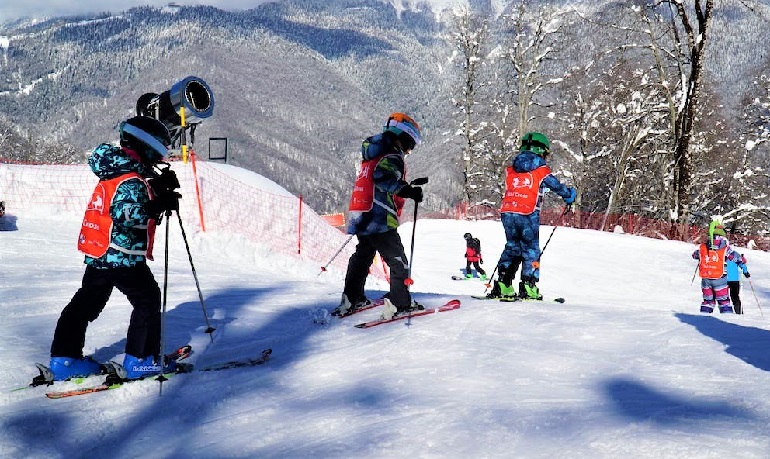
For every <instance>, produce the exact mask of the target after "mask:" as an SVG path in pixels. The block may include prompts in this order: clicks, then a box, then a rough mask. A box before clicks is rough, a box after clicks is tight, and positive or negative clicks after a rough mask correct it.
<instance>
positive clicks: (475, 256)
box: [465, 237, 487, 276]
mask: <svg viewBox="0 0 770 459" xmlns="http://www.w3.org/2000/svg"><path fill="white" fill-rule="evenodd" d="M466 242H467V246H466V247H465V275H466V276H468V275H470V274H471V265H473V267H474V268H476V272H477V273H479V274H480V275H482V276H486V274H487V273H486V271H484V270H483V269H482V268H481V265H480V264H479V263H483V262H484V259H483V258H482V257H481V241H479V240H478V239H477V238H475V237H474V238H471V239H467V240H466Z"/></svg>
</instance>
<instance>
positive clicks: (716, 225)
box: [709, 220, 727, 243]
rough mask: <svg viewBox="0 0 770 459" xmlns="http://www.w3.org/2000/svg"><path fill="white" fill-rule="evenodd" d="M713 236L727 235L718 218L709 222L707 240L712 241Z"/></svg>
mask: <svg viewBox="0 0 770 459" xmlns="http://www.w3.org/2000/svg"><path fill="white" fill-rule="evenodd" d="M714 236H727V233H726V232H725V227H724V225H722V222H720V221H719V220H712V221H711V223H709V242H711V243H713V242H714Z"/></svg>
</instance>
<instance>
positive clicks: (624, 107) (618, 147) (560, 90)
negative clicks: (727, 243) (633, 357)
mask: <svg viewBox="0 0 770 459" xmlns="http://www.w3.org/2000/svg"><path fill="white" fill-rule="evenodd" d="M479 4H482V5H483V2H473V7H458V8H453V9H448V10H444V11H433V10H432V9H431V6H430V5H429V4H428V3H420V2H416V3H412V4H410V6H409V7H408V8H407V9H403V10H402V9H396V8H395V7H394V6H393V5H391V4H389V3H387V2H382V1H378V0H356V1H353V0H333V1H329V2H312V1H302V0H286V1H280V2H274V3H269V4H264V5H261V6H259V7H257V8H254V9H251V10H247V11H240V12H231V11H223V10H219V9H217V8H213V7H207V6H182V7H174V8H170V7H166V8H151V7H141V8H133V9H130V10H127V11H125V12H123V13H122V14H115V15H109V14H102V15H99V16H95V17H64V18H54V19H50V20H48V21H45V22H40V23H24V22H19V23H14V24H4V25H0V37H1V38H3V39H2V40H0V43H2V48H0V52H1V53H2V56H0V158H3V160H10V161H18V160H23V161H33V162H69V163H72V162H83V161H84V158H85V156H86V155H87V154H88V152H89V151H90V150H91V149H93V148H94V147H95V146H96V145H97V144H98V143H100V142H103V141H110V140H112V141H114V140H115V136H116V130H115V126H116V125H117V123H119V121H120V120H121V119H124V118H126V117H128V116H131V115H132V111H133V110H134V102H133V101H135V100H136V99H137V97H138V96H139V95H141V94H142V93H145V92H148V91H154V92H160V91H163V90H165V89H168V87H170V86H171V85H172V84H174V82H176V81H178V80H180V79H181V78H184V77H185V76H188V75H196V76H198V77H200V78H203V79H205V80H206V81H207V82H208V83H209V85H210V86H211V87H212V88H213V89H214V94H215V97H216V103H217V105H216V111H215V114H214V116H212V117H211V119H210V120H206V121H205V122H204V123H203V124H202V125H201V126H200V127H199V128H198V129H197V130H196V137H195V144H194V145H195V150H196V152H197V154H198V156H200V157H202V158H203V159H206V158H207V154H208V151H209V148H211V147H210V145H209V139H210V138H212V137H214V138H216V137H226V138H227V139H228V152H227V155H228V162H229V163H231V164H234V165H238V166H242V167H245V168H248V169H251V170H254V171H255V172H258V173H260V174H262V175H265V176H266V177H268V178H270V179H272V180H274V181H276V182H278V183H280V184H281V185H283V186H284V187H285V188H287V189H289V190H290V191H292V192H293V193H296V194H302V195H303V196H304V198H305V199H306V201H307V202H308V203H309V205H311V206H312V207H313V208H314V209H316V210H317V211H319V212H338V211H344V210H345V208H346V204H347V199H348V195H349V188H350V186H351V184H352V181H353V178H354V176H355V173H356V166H357V165H358V162H359V161H360V158H359V151H358V150H359V147H360V143H361V141H362V140H363V139H364V138H365V137H367V136H369V135H372V134H374V133H376V132H378V131H379V129H381V126H382V123H383V122H384V121H385V119H386V118H387V115H388V114H389V113H390V112H393V111H403V112H406V113H410V114H412V115H413V116H414V117H415V118H416V119H417V120H418V122H419V123H420V125H421V128H422V131H423V138H424V142H423V144H422V145H420V147H419V148H418V149H416V150H415V152H414V153H413V154H412V155H410V157H409V160H408V162H409V164H410V165H409V174H410V175H411V176H415V177H416V176H429V177H431V182H430V185H429V186H428V187H427V188H426V201H425V204H424V205H425V206H426V208H427V209H430V210H432V211H436V212H446V213H451V209H452V208H454V207H456V206H458V205H461V204H462V205H465V206H467V207H470V208H471V209H473V208H477V209H489V210H490V211H494V209H496V208H497V207H498V203H499V198H500V193H501V191H502V185H503V171H504V168H505V166H507V165H508V164H509V162H510V159H511V157H512V156H513V155H514V154H515V153H516V151H517V149H518V145H519V139H520V138H521V136H522V135H523V134H524V133H525V132H528V131H538V132H543V133H545V134H546V135H547V136H548V137H549V139H550V140H551V144H552V147H551V150H552V154H551V155H550V157H549V163H550V165H551V167H552V169H553V171H554V173H555V174H556V175H557V176H558V177H559V178H560V180H562V181H565V182H567V183H570V184H572V185H574V186H576V187H577V189H578V190H579V198H578V202H577V208H578V209H580V210H583V211H586V212H594V213H597V212H598V213H605V214H607V215H609V214H629V213H630V214H635V215H639V216H643V217H647V218H655V219H661V220H667V221H671V222H678V223H687V224H700V223H703V222H704V221H708V220H709V219H710V218H711V216H714V215H719V216H721V217H722V218H723V219H724V220H725V221H726V223H728V224H731V225H732V226H733V227H737V228H738V230H739V231H744V232H750V233H752V234H758V233H765V232H766V228H767V223H768V218H770V214H769V213H768V208H769V207H768V206H770V199H768V196H767V193H766V190H767V188H768V186H767V185H768V175H767V168H768V166H769V165H768V161H770V158H769V157H768V153H769V152H768V142H767V139H768V136H769V135H770V134H769V133H768V127H767V126H768V125H767V118H768V105H769V104H770V94H769V93H768V91H769V90H770V82H769V81H768V76H769V75H770V60H769V56H768V54H767V50H766V47H765V46H763V45H764V44H765V43H766V42H767V40H768V38H770V37H769V35H770V32H769V31H768V30H770V29H768V27H767V24H768V21H769V20H770V7H769V6H768V5H766V4H764V3H763V2H761V1H752V0H704V1H696V0H688V1H684V2H681V1H674V0H670V1H669V0H657V1H646V0H634V1H621V2H611V1H603V0H595V1H580V2H578V1H545V0H544V1H535V0H512V1H509V2H507V3H506V4H505V8H504V9H503V10H500V11H493V10H492V9H491V8H489V7H484V6H480V5H479ZM549 199H550V198H549Z"/></svg>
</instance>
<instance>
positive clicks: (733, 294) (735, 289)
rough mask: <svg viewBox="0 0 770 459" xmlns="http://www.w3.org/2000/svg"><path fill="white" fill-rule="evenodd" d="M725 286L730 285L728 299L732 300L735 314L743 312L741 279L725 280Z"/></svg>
mask: <svg viewBox="0 0 770 459" xmlns="http://www.w3.org/2000/svg"><path fill="white" fill-rule="evenodd" d="M727 286H728V287H730V300H732V302H733V311H735V313H736V314H743V306H742V305H741V281H739V280H737V281H727Z"/></svg>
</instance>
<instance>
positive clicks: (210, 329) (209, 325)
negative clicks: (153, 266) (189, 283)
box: [166, 210, 216, 343]
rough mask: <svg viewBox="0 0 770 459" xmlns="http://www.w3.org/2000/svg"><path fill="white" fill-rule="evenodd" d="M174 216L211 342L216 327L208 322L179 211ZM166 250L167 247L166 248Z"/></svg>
mask: <svg viewBox="0 0 770 459" xmlns="http://www.w3.org/2000/svg"><path fill="white" fill-rule="evenodd" d="M176 216H177V218H178V219H179V229H181V230H182V239H183V240H184V246H185V248H186V249H187V258H188V259H189V260H190V267H191V268H192V274H193V278H194V279H195V287H196V288H197V289H198V299H199V300H200V302H201V309H203V319H204V320H205V321H206V333H208V334H209V338H211V342H212V343H213V342H214V330H216V328H214V327H212V326H211V323H209V315H208V313H207V312H206V303H205V302H204V301H203V293H201V284H200V283H199V282H198V273H197V272H195V265H194V264H193V259H192V253H190V244H188V243H187V234H186V233H185V231H184V225H182V216H181V215H179V211H178V210H177V211H176ZM166 250H168V249H166Z"/></svg>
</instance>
